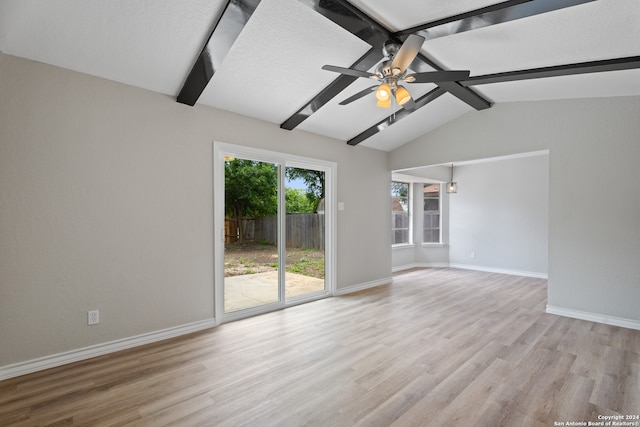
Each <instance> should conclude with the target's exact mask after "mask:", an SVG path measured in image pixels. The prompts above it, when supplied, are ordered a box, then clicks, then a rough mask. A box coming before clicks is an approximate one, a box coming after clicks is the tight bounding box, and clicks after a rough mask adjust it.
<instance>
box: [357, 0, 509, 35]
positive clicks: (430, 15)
mask: <svg viewBox="0 0 640 427" xmlns="http://www.w3.org/2000/svg"><path fill="white" fill-rule="evenodd" d="M503 1H504V0H453V1H452V0H449V1H434V0H431V1H424V0H394V1H389V0H349V3H351V4H353V5H354V6H356V7H357V8H358V9H360V10H362V11H363V12H365V13H366V14H367V15H369V16H371V17H372V18H374V19H375V20H376V21H378V22H380V23H381V24H383V25H385V26H386V27H387V28H389V29H390V30H392V31H400V30H405V29H407V28H411V27H415V26H417V25H420V24H424V23H427V22H433V21H436V20H438V19H442V18H447V17H449V16H454V15H459V14H461V13H464V12H469V11H472V10H476V9H480V8H483V7H486V6H490V5H492V4H497V3H502V2H503Z"/></svg>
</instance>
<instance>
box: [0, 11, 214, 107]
mask: <svg viewBox="0 0 640 427" xmlns="http://www.w3.org/2000/svg"><path fill="white" fill-rule="evenodd" d="M224 3H225V1H224V0H190V1H189V4H188V7H185V4H184V3H183V2H176V1H172V0H136V1H129V0H109V1H103V0H2V1H0V28H1V30H0V35H1V36H0V50H2V51H3V52H5V53H8V54H11V55H16V56H20V57H23V58H28V59H33V60H36V61H40V62H45V63H48V64H52V65H57V66H59V67H62V68H68V69H71V70H75V71H80V72H83V73H86V74H92V75H95V76H98V77H104V78H106V79H110V80H115V81H120V82H123V83H127V84H130V85H133V86H138V87H141V88H145V89H149V90H152V91H156V92H160V93H165V94H170V95H175V94H176V93H177V92H178V91H179V90H180V87H181V86H182V84H183V82H184V80H185V78H186V76H187V74H188V72H189V70H190V69H191V67H192V65H193V63H194V61H195V58H196V57H197V55H198V54H199V53H200V51H201V50H202V44H203V40H204V39H205V38H206V37H207V36H208V35H209V32H210V31H211V28H212V26H213V24H214V22H215V19H217V16H218V14H219V13H221V8H222V7H223V4H224Z"/></svg>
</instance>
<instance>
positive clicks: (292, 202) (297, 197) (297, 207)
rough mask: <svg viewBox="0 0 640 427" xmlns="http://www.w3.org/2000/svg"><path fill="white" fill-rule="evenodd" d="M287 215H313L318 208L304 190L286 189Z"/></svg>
mask: <svg viewBox="0 0 640 427" xmlns="http://www.w3.org/2000/svg"><path fill="white" fill-rule="evenodd" d="M285 192H286V196H287V197H286V205H287V213H313V212H315V208H316V206H315V205H314V204H313V203H312V201H310V200H309V198H308V197H307V195H306V194H305V192H304V190H301V189H299V188H289V187H287V188H286V189H285Z"/></svg>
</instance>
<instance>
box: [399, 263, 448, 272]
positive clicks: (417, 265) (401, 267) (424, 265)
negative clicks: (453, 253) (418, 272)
mask: <svg viewBox="0 0 640 427" xmlns="http://www.w3.org/2000/svg"><path fill="white" fill-rule="evenodd" d="M448 267H449V264H448V263H446V262H414V263H412V264H405V265H398V266H396V267H393V268H392V269H391V272H392V273H397V272H399V271H404V270H411V269H412V268H448Z"/></svg>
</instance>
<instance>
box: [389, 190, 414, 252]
mask: <svg viewBox="0 0 640 427" xmlns="http://www.w3.org/2000/svg"><path fill="white" fill-rule="evenodd" d="M410 188H411V187H410V185H409V184H408V183H406V182H398V181H392V182H391V243H392V244H394V245H400V244H408V243H411V241H410V240H409V239H410V236H411V233H410V231H411V221H410V218H409V201H410V200H409V189H410Z"/></svg>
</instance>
